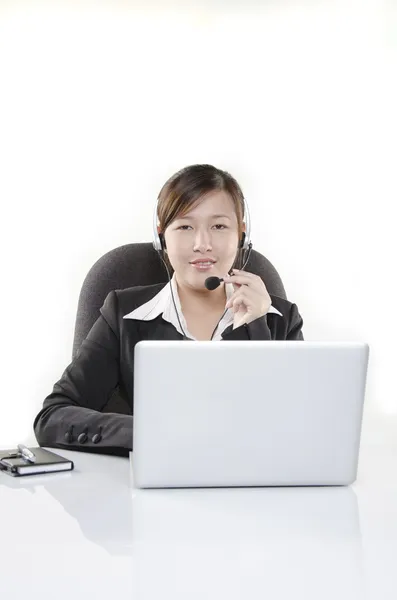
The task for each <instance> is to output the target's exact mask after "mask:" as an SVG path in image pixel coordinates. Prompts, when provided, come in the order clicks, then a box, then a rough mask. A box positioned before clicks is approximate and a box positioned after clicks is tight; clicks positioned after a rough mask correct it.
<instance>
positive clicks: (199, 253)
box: [164, 190, 239, 289]
mask: <svg viewBox="0 0 397 600" xmlns="http://www.w3.org/2000/svg"><path fill="white" fill-rule="evenodd" d="M164 238H165V243H166V247H167V252H168V258H169V261H170V263H171V265H172V267H173V269H174V271H175V274H176V277H177V280H178V283H179V284H182V285H183V284H185V285H187V286H189V287H193V288H196V289H197V288H205V286H204V282H205V280H206V278H207V277H210V276H213V275H215V276H217V277H224V276H225V275H227V273H228V271H229V270H230V268H231V266H232V265H233V263H234V260H235V258H236V253H237V250H238V244H239V235H238V223H237V215H236V212H235V209H234V204H233V201H232V199H231V198H230V196H229V195H228V194H227V193H226V192H224V191H220V190H217V191H214V192H210V193H209V194H206V196H205V197H204V198H203V200H200V201H199V202H198V204H196V205H195V206H194V207H193V208H192V209H191V210H190V211H189V212H188V213H186V214H185V215H184V216H183V217H178V218H177V219H175V220H174V221H173V222H172V223H170V225H169V226H168V227H167V228H166V230H165V232H164Z"/></svg>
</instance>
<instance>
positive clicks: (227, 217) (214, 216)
mask: <svg viewBox="0 0 397 600" xmlns="http://www.w3.org/2000/svg"><path fill="white" fill-rule="evenodd" d="M182 219H194V217H189V216H185V217H177V218H176V219H175V220H176V221H182ZM211 219H229V221H230V217H229V216H228V215H221V214H219V215H211Z"/></svg>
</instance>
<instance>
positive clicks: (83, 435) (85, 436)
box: [77, 427, 88, 444]
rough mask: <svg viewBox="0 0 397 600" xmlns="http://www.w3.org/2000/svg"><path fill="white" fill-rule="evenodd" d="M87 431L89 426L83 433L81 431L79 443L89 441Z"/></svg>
mask: <svg viewBox="0 0 397 600" xmlns="http://www.w3.org/2000/svg"><path fill="white" fill-rule="evenodd" d="M87 432H88V427H84V431H83V433H80V435H79V437H78V438H77V441H78V442H79V444H84V443H85V442H86V441H87V439H88V436H87Z"/></svg>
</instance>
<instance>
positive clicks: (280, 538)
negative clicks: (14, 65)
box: [0, 419, 397, 600]
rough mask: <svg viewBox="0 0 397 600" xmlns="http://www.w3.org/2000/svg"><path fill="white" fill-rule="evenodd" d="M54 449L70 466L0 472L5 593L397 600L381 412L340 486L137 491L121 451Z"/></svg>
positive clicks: (395, 522) (390, 481) (391, 461)
mask: <svg viewBox="0 0 397 600" xmlns="http://www.w3.org/2000/svg"><path fill="white" fill-rule="evenodd" d="M394 422H395V419H394ZM57 452H58V453H59V454H61V455H63V456H67V457H70V458H72V459H73V460H74V461H75V470H74V471H73V472H69V473H54V474H47V475H35V476H34V475H33V476H30V477H20V478H12V477H10V476H8V475H5V474H4V473H0V510H1V530H0V573H1V578H0V596H1V598H4V599H5V600H6V599H7V600H11V599H12V600H13V599H14V598H18V599H19V600H21V599H23V598H29V599H31V598H40V600H46V599H47V598H48V599H49V598H51V599H52V600H53V599H56V600H64V599H65V600H66V599H68V600H70V599H72V598H88V597H89V598H96V599H102V598H111V597H112V598H114V599H121V598H134V599H139V600H141V599H142V600H146V599H149V598H150V599H161V600H165V599H168V598H169V599H171V598H172V599H180V598H184V599H192V600H193V599H196V598H197V599H200V600H203V599H207V598H210V599H213V598H214V599H215V598H216V599H220V598H228V599H235V598H239V599H240V598H241V599H242V598H249V599H256V598H258V599H259V598H261V599H263V598H271V599H272V600H273V599H278V598H293V599H294V600H295V599H297V598H299V599H300V598H302V599H303V598H304V599H305V600H311V599H314V598H315V599H316V600H318V599H321V600H326V599H327V600H328V599H331V598H332V599H336V598H337V599H338V600H342V599H345V598H346V599H349V600H353V599H356V598H360V599H364V598H369V599H377V600H386V599H389V598H390V599H393V600H395V599H396V598H397V428H396V427H394V426H393V427H390V422H389V421H388V422H386V425H385V426H384V427H383V426H382V427H378V426H376V427H375V428H372V429H371V430H368V431H363V435H362V442H361V449H360V461H359V472H358V478H357V481H356V482H355V483H354V484H353V485H352V486H350V487H337V488H321V487H319V488H310V487H307V488H218V489H194V490H193V489H186V490H182V489H179V490H175V489H174V490H137V489H135V488H134V486H133V476H132V470H131V467H130V461H129V460H128V459H127V458H119V457H113V456H104V455H92V454H87V453H83V452H69V451H57Z"/></svg>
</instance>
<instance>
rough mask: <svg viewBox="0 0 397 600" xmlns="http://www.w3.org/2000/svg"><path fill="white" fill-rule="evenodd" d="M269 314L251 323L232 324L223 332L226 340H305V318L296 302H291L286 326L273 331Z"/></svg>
mask: <svg viewBox="0 0 397 600" xmlns="http://www.w3.org/2000/svg"><path fill="white" fill-rule="evenodd" d="M266 317H267V315H264V316H262V317H258V318H257V319H255V320H254V321H251V322H250V323H248V324H247V323H245V324H243V325H240V327H237V328H236V329H233V325H230V326H229V327H227V329H225V331H224V332H223V334H222V338H223V339H224V340H257V341H263V340H273V339H276V340H299V341H303V333H302V327H303V319H302V317H301V316H300V314H299V311H298V307H297V305H296V304H291V308H290V311H289V314H288V319H287V321H286V323H285V324H284V327H281V328H280V329H278V330H276V331H275V333H274V334H273V336H272V332H271V330H270V328H269V326H268V324H267V318H266Z"/></svg>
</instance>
